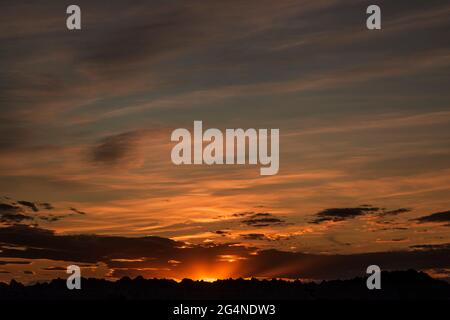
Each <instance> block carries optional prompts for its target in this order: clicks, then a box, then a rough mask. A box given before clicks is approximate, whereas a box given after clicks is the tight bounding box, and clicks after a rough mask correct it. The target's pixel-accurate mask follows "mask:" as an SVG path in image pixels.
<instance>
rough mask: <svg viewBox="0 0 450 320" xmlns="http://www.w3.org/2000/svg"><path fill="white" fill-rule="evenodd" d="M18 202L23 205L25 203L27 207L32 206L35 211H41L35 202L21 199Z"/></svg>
mask: <svg viewBox="0 0 450 320" xmlns="http://www.w3.org/2000/svg"><path fill="white" fill-rule="evenodd" d="M17 203H18V204H21V205H23V206H25V207H28V208H30V209H31V210H33V211H34V212H38V211H39V209H38V207H37V206H36V204H35V203H34V202H30V201H24V200H20V201H17Z"/></svg>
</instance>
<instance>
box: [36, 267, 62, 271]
mask: <svg viewBox="0 0 450 320" xmlns="http://www.w3.org/2000/svg"><path fill="white" fill-rule="evenodd" d="M42 270H44V271H66V270H67V268H63V267H46V268H42Z"/></svg>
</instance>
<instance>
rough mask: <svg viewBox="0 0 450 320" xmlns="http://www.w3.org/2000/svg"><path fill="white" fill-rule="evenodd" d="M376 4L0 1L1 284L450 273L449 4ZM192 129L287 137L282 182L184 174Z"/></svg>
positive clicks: (247, 172) (243, 175)
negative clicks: (376, 13)
mask: <svg viewBox="0 0 450 320" xmlns="http://www.w3.org/2000/svg"><path fill="white" fill-rule="evenodd" d="M376 3H377V4H378V5H379V6H380V7H381V9H382V30H380V31H369V30H367V29H366V26H365V19H366V14H365V10H366V8H367V6H368V5H369V4H372V1H354V0H348V1H333V0H277V1H272V0H270V1H269V0H258V1H256V0H243V1H238V0H231V1H230V0H229V1H219V0H208V1H173V0H164V1H162V0H161V1H120V4H118V3H111V1H106V0H105V1H87V0H79V1H77V2H76V4H78V5H79V6H80V7H81V10H82V30H81V31H68V30H67V29H66V24H65V19H66V14H65V10H66V7H67V6H68V5H70V4H73V3H69V2H67V3H66V2H65V1H62V2H61V1H48V0H47V1H39V2H36V3H35V2H33V3H31V2H29V1H17V0H15V1H12V0H11V1H3V2H2V8H1V10H0V11H1V18H0V151H1V156H0V197H1V198H0V226H1V227H0V247H1V249H0V280H8V279H10V278H13V277H14V278H16V279H19V280H22V281H35V280H40V279H46V278H51V277H54V276H57V275H59V276H61V275H64V274H65V273H64V268H65V267H66V266H67V264H68V262H72V263H78V264H80V265H82V266H83V267H84V269H83V270H85V271H84V272H86V274H89V275H95V276H99V277H111V278H115V277H118V276H122V275H137V274H142V275H144V276H156V277H171V278H176V279H180V278H182V277H185V276H186V277H193V278H203V279H210V278H211V279H213V278H223V277H228V276H233V277H236V276H245V277H249V276H260V277H274V276H275V277H283V278H311V279H321V278H333V277H344V276H350V275H354V274H358V272H359V273H363V272H364V270H365V267H366V266H367V265H368V264H371V263H374V264H377V263H379V264H380V266H381V267H382V268H383V267H386V268H408V267H413V268H418V269H422V270H427V271H429V272H431V273H432V274H433V275H436V276H442V277H448V275H449V274H450V258H449V257H450V237H449V227H450V213H449V210H450V197H449V191H450V149H449V147H450V126H449V124H450V105H449V103H450V90H449V84H450V76H449V70H450V42H449V39H450V31H449V30H450V20H449V19H448V17H449V14H450V4H449V3H448V1H433V0H427V1H417V0H408V1H406V0H397V1H377V2H376ZM194 120H202V121H203V125H204V127H205V128H220V129H223V130H224V129H225V128H279V129H280V148H281V151H280V171H279V173H278V175H275V176H260V175H259V166H237V165H236V166H206V165H201V166H175V165H173V164H172V162H171V160H170V151H171V148H172V147H173V145H174V143H172V142H171V141H170V133H171V132H172V130H174V129H176V128H188V129H192V126H193V121H194ZM80 234H82V236H80ZM153 237H158V238H153ZM74 242H77V243H78V245H77V244H74ZM61 246H62V247H61ZM83 252H84V254H83ZM425 260H426V262H425ZM378 261H380V262H378ZM366 263H367V265H366ZM332 266H334V267H335V268H334V269H332ZM321 267H322V268H321ZM339 268H341V269H339Z"/></svg>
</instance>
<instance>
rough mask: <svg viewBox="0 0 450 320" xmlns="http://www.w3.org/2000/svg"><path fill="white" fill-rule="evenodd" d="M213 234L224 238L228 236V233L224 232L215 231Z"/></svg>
mask: <svg viewBox="0 0 450 320" xmlns="http://www.w3.org/2000/svg"><path fill="white" fill-rule="evenodd" d="M214 233H215V234H218V235H221V236H222V237H225V236H226V235H227V234H229V232H228V231H224V230H217V231H214Z"/></svg>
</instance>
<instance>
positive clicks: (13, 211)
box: [0, 203, 33, 224]
mask: <svg viewBox="0 0 450 320" xmlns="http://www.w3.org/2000/svg"><path fill="white" fill-rule="evenodd" d="M27 220H33V218H32V217H29V216H27V215H25V214H24V213H23V210H22V208H21V207H19V206H16V205H12V204H8V203H0V222H1V223H4V224H14V223H20V222H23V221H27Z"/></svg>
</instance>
